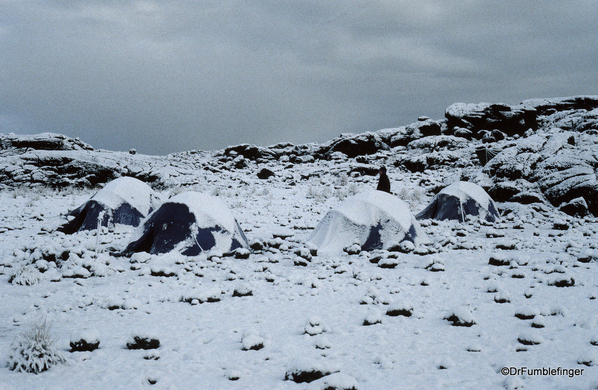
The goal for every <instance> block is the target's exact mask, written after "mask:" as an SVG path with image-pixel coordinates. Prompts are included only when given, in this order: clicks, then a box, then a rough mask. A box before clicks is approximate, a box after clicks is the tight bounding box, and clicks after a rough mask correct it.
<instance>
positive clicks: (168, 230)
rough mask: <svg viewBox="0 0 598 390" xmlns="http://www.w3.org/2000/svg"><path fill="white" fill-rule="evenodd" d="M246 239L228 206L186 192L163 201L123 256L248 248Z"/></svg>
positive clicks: (208, 197) (217, 200)
mask: <svg viewBox="0 0 598 390" xmlns="http://www.w3.org/2000/svg"><path fill="white" fill-rule="evenodd" d="M248 246H249V244H248V243H247V238H246V237H245V234H244V233H243V231H242V230H241V227H240V226H239V223H238V222H237V221H236V220H235V218H234V217H233V214H232V213H231V211H230V210H229V209H228V207H226V205H225V204H224V203H223V202H222V201H221V200H220V199H217V198H214V197H212V196H209V195H206V194H201V193H198V192H184V193H182V194H179V195H176V196H175V197H173V198H171V199H169V200H167V201H166V202H164V203H162V205H161V206H160V207H159V208H158V209H157V210H155V211H154V212H153V213H152V214H150V215H149V216H148V217H147V219H146V220H145V221H144V222H143V224H142V225H140V226H139V227H138V228H137V229H136V230H135V232H134V233H133V237H132V238H131V242H130V243H129V245H127V247H126V248H125V250H124V251H123V253H122V254H123V255H125V256H130V255H131V254H133V253H135V252H148V253H150V254H160V253H168V252H171V251H173V250H176V251H178V252H180V253H182V254H183V255H186V256H196V255H198V254H199V253H201V252H203V251H208V250H211V249H217V250H220V251H222V252H223V253H228V252H231V251H233V250H235V249H237V248H247V247H248Z"/></svg>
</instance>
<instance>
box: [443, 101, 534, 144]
mask: <svg viewBox="0 0 598 390" xmlns="http://www.w3.org/2000/svg"><path fill="white" fill-rule="evenodd" d="M536 115H537V112H536V110H535V109H534V108H533V107H528V106H525V105H518V106H509V105H506V104H491V103H478V104H471V103H470V104H467V103H455V104H452V105H450V106H449V107H448V108H447V109H446V113H445V116H446V119H447V126H448V129H449V132H451V131H452V133H453V134H455V135H457V136H463V135H468V134H471V135H473V136H477V137H478V138H482V137H483V136H484V135H485V134H486V133H485V132H491V136H493V137H494V140H495V141H496V140H497V139H496V135H497V134H500V133H504V134H506V135H507V136H514V135H522V134H523V133H524V132H526V131H527V130H529V129H534V130H535V129H536V128H537V122H536ZM463 129H466V130H468V131H469V132H470V133H468V132H463ZM495 130H496V131H498V133H496V132H494V131H495ZM484 131H485V132H484ZM492 132H494V133H495V134H492Z"/></svg>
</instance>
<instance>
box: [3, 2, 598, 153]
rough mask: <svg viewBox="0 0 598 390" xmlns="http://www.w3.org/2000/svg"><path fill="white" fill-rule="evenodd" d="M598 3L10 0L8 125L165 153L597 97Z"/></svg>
mask: <svg viewBox="0 0 598 390" xmlns="http://www.w3.org/2000/svg"><path fill="white" fill-rule="evenodd" d="M594 9H595V5H594V4H593V2H591V1H584V0H575V1H561V2H554V1H547V0H539V1H533V2H532V1H527V0H522V1H519V2H516V3H513V2H503V3H496V2H491V1H488V0H464V1H461V2H459V3H458V4H457V3H454V2H446V1H440V0H422V1H420V2H417V4H416V3H414V2H411V1H398V0H377V1H361V0H352V1H336V0H331V1H327V2H316V1H312V0H290V1H285V2H280V1H273V0H270V1H269V0H254V1H234V0H220V1H209V0H206V1H200V2H198V1H190V0H189V1H182V0H181V1H177V0H172V1H109V0H105V1H92V0H81V1H77V0H71V1H64V0H61V1H54V2H49V1H41V0H40V1H28V2H22V1H19V0H4V1H2V2H0V50H1V52H2V55H0V131H1V132H10V131H13V132H17V133H19V132H20V133H32V132H45V131H50V132H58V133H63V134H67V135H70V136H79V137H80V138H81V139H83V140H84V141H87V142H89V143H91V144H92V145H94V146H95V147H99V148H105V149H112V150H127V149H129V148H137V149H138V150H139V151H140V152H142V153H150V154H165V153H170V152H174V151H182V150H189V149H220V148H223V147H225V146H227V145H231V144H238V143H243V142H247V143H255V144H260V145H269V144H273V143H276V142H282V141H291V142H294V143H303V142H311V141H316V142H321V141H325V140H327V139H330V138H332V137H334V136H336V135H338V134H339V133H342V132H362V131H367V130H378V129H380V128H384V127H395V126H400V125H405V124H409V123H411V122H413V121H415V120H416V118H417V116H419V115H428V116H431V117H434V118H440V117H442V116H443V113H444V109H445V108H446V106H448V105H449V104H451V103H454V102H457V101H465V102H479V101H496V102H499V101H503V102H506V103H517V102H519V101H520V100H523V99H526V98H532V97H552V96H565V95H576V94H595V93H596V87H597V85H598V74H597V73H596V72H595V64H596V63H598V61H597V60H598V58H597V57H598V54H596V53H598V51H597V50H596V39H595V36H594V35H595V31H596V27H597V24H598V22H597V21H596V19H595V17H593V14H594Z"/></svg>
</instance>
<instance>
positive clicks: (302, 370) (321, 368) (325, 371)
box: [285, 358, 340, 383]
mask: <svg viewBox="0 0 598 390" xmlns="http://www.w3.org/2000/svg"><path fill="white" fill-rule="evenodd" d="M339 371H340V369H339V368H338V367H337V366H336V365H334V364H331V363H329V362H327V361H325V360H324V359H307V358H301V359H298V360H296V361H294V362H292V363H291V364H290V367H289V368H288V369H287V371H286V373H285V380H290V381H293V382H295V383H306V382H307V383H310V382H313V381H315V380H318V379H320V378H323V377H325V376H327V375H330V374H332V373H337V372H339Z"/></svg>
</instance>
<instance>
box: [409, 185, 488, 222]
mask: <svg viewBox="0 0 598 390" xmlns="http://www.w3.org/2000/svg"><path fill="white" fill-rule="evenodd" d="M467 216H479V217H480V218H482V219H485V220H486V221H489V222H494V221H497V220H498V218H499V215H498V211H497V210H496V206H495V205H494V201H493V200H492V198H491V197H490V195H488V194H487V193H486V191H484V189H483V188H482V187H480V186H479V185H477V184H474V183H469V182H465V181H458V182H456V183H453V184H451V185H450V186H448V187H446V188H444V189H443V190H442V191H440V192H439V193H438V194H437V195H436V196H435V197H434V199H433V200H432V202H431V203H430V204H429V205H428V206H426V208H425V209H423V210H422V211H421V212H419V213H418V214H417V215H416V216H415V218H417V219H428V218H432V219H437V220H441V221H442V220H445V219H456V220H458V221H459V222H463V221H465V220H466V219H467Z"/></svg>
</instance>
